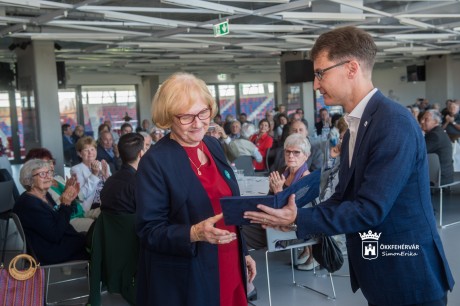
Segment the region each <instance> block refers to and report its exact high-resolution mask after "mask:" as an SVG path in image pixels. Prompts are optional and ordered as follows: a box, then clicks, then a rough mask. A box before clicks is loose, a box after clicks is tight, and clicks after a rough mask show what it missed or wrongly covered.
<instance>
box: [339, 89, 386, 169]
mask: <svg viewBox="0 0 460 306" xmlns="http://www.w3.org/2000/svg"><path fill="white" fill-rule="evenodd" d="M377 90H378V89H377V88H374V89H372V90H371V91H370V92H369V93H368V94H367V95H366V96H365V97H364V98H363V99H362V100H361V101H360V102H359V103H358V105H356V106H355V108H354V109H353V110H352V111H351V113H349V114H347V115H345V116H344V119H345V121H346V122H347V124H348V129H349V130H350V141H349V142H348V162H349V166H351V161H352V158H353V151H354V149H355V143H356V135H357V134H358V128H359V123H360V122H361V117H362V116H363V113H364V110H365V109H366V106H367V103H369V100H370V99H371V98H372V96H373V95H374V94H375V93H376V92H377Z"/></svg>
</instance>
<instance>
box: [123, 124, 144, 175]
mask: <svg viewBox="0 0 460 306" xmlns="http://www.w3.org/2000/svg"><path fill="white" fill-rule="evenodd" d="M139 134H140V135H141V136H142V137H144V152H147V150H148V149H150V147H151V146H152V136H150V135H149V133H147V132H144V131H141V132H139ZM118 147H120V146H118ZM118 151H120V150H118ZM120 157H121V152H120ZM121 162H122V168H123V158H122V159H121Z"/></svg>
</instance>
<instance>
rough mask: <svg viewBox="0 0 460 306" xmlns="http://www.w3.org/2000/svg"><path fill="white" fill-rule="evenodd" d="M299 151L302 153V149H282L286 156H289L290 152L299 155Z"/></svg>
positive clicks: (295, 155)
mask: <svg viewBox="0 0 460 306" xmlns="http://www.w3.org/2000/svg"><path fill="white" fill-rule="evenodd" d="M300 153H302V151H297V150H292V151H291V150H284V154H286V155H287V156H290V155H291V154H292V155H293V156H294V157H299V155H300Z"/></svg>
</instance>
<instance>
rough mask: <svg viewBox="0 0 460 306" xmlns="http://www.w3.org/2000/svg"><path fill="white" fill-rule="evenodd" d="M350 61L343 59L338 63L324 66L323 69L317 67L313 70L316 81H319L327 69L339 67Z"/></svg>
mask: <svg viewBox="0 0 460 306" xmlns="http://www.w3.org/2000/svg"><path fill="white" fill-rule="evenodd" d="M349 62H350V61H343V62H340V63H338V64H335V65H332V66H330V67H327V68H324V69H319V70H316V71H315V72H314V74H315V77H316V78H317V79H318V81H321V80H322V79H323V76H324V73H325V72H326V71H328V70H331V69H332V68H335V67H339V66H342V65H345V64H348V63H349Z"/></svg>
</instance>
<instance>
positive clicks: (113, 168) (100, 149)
mask: <svg viewBox="0 0 460 306" xmlns="http://www.w3.org/2000/svg"><path fill="white" fill-rule="evenodd" d="M96 159H97V160H99V161H103V160H105V162H106V163H107V164H108V165H109V167H110V172H112V173H115V172H117V171H118V170H120V167H121V159H120V153H119V152H118V147H117V145H116V144H115V143H114V142H113V138H112V133H110V132H107V131H104V132H102V133H101V134H100V135H99V143H98V145H97V157H96Z"/></svg>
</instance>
